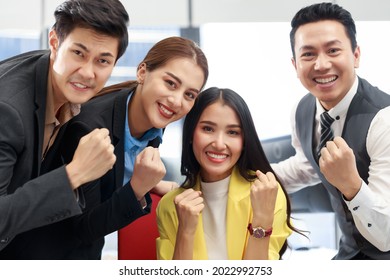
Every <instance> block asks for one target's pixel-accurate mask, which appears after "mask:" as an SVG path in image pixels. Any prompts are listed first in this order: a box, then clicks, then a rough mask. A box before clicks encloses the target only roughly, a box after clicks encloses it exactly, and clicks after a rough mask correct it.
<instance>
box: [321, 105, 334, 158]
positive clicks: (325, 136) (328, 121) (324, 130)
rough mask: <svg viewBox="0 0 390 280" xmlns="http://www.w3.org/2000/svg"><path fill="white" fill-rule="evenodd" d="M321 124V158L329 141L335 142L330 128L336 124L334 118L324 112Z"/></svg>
mask: <svg viewBox="0 0 390 280" xmlns="http://www.w3.org/2000/svg"><path fill="white" fill-rule="evenodd" d="M320 119H321V120H320V123H321V136H320V144H319V145H318V148H317V156H318V158H320V156H321V149H322V147H324V146H325V145H326V142H327V141H331V140H333V137H334V135H333V131H332V129H331V128H330V126H331V125H332V123H333V122H334V118H332V117H331V116H329V114H328V112H323V113H322V114H321V117H320Z"/></svg>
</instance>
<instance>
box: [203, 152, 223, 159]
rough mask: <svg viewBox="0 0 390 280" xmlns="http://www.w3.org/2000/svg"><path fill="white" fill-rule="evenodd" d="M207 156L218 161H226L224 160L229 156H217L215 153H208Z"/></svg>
mask: <svg viewBox="0 0 390 280" xmlns="http://www.w3.org/2000/svg"><path fill="white" fill-rule="evenodd" d="M207 155H208V156H209V157H212V158H216V159H224V158H227V155H216V154H213V153H209V152H208V153H207Z"/></svg>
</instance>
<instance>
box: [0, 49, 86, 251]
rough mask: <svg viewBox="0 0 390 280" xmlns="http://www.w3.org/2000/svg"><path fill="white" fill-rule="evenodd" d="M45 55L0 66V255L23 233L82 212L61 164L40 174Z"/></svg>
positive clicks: (25, 56) (27, 56)
mask: <svg viewBox="0 0 390 280" xmlns="http://www.w3.org/2000/svg"><path fill="white" fill-rule="evenodd" d="M49 55H50V53H49V51H35V52H29V53H25V54H22V55H19V56H16V57H12V58H10V59H7V60H4V61H2V62H0V253H1V252H2V250H3V249H4V248H6V246H8V245H9V244H10V243H11V241H12V240H13V238H14V237H15V236H16V235H18V234H20V233H22V232H25V231H28V230H30V229H33V228H37V227H39V226H43V225H47V224H51V223H54V222H56V221H60V220H63V219H65V218H68V217H70V216H74V215H76V214H80V213H81V210H80V207H79V206H78V204H77V202H76V200H75V197H74V194H73V192H72V190H71V187H70V182H69V180H68V177H67V174H66V171H65V169H64V167H63V166H61V167H59V168H58V169H55V170H53V171H52V172H49V173H47V174H44V175H42V176H40V175H41V170H40V167H41V155H42V143H43V134H44V126H45V112H46V111H45V110H46V95H47V78H48V69H49Z"/></svg>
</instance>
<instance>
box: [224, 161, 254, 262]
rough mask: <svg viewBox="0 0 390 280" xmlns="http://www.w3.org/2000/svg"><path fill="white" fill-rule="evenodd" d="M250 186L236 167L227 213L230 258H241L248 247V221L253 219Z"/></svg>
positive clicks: (231, 181)
mask: <svg viewBox="0 0 390 280" xmlns="http://www.w3.org/2000/svg"><path fill="white" fill-rule="evenodd" d="M250 186H251V184H250V183H249V182H248V181H246V180H245V179H244V178H243V177H242V176H241V175H240V174H239V171H238V169H237V168H234V170H233V173H232V176H231V179H230V183H229V195H228V205H227V210H226V211H227V213H226V217H227V218H226V219H227V221H226V223H227V225H226V227H227V230H226V232H227V233H226V234H227V235H226V241H227V248H228V256H229V259H230V260H241V259H242V258H243V254H244V251H245V250H243V248H245V247H246V240H247V235H248V230H247V227H248V223H249V222H250V221H251V220H252V211H251V209H252V208H251V204H250V203H251V202H250Z"/></svg>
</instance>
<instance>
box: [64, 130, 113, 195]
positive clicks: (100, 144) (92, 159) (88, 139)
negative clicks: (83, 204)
mask: <svg viewBox="0 0 390 280" xmlns="http://www.w3.org/2000/svg"><path fill="white" fill-rule="evenodd" d="M115 161H116V156H115V154H114V146H113V145H112V144H111V139H110V136H109V132H108V130H107V129H106V128H101V129H98V128H97V129H94V130H93V131H92V132H90V133H88V134H87V135H85V136H84V137H82V138H81V139H80V142H79V144H78V146H77V149H76V151H75V153H74V155H73V159H72V161H71V162H70V163H69V164H68V165H67V166H66V171H67V173H68V176H69V180H70V182H71V185H72V188H73V189H76V188H78V187H79V186H81V185H82V184H85V183H87V182H90V181H93V180H95V179H98V178H100V177H102V176H103V175H104V174H106V172H107V171H108V170H110V169H111V168H112V167H113V166H114V164H115Z"/></svg>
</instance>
